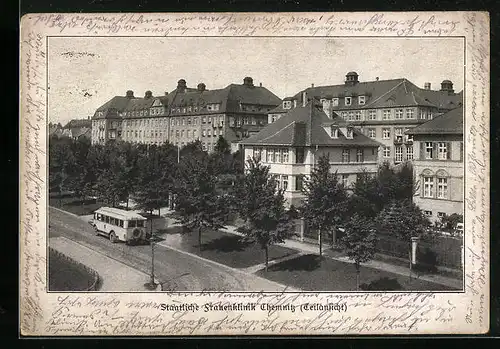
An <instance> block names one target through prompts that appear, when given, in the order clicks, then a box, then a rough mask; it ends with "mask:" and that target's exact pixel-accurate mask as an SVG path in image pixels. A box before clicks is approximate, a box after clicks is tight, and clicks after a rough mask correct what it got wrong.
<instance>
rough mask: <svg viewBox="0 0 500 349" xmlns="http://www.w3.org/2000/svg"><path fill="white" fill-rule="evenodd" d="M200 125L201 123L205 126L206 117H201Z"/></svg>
mask: <svg viewBox="0 0 500 349" xmlns="http://www.w3.org/2000/svg"><path fill="white" fill-rule="evenodd" d="M201 123H202V124H206V123H207V117H206V116H203V117H202V118H201Z"/></svg>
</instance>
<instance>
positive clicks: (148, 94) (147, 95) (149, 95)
mask: <svg viewBox="0 0 500 349" xmlns="http://www.w3.org/2000/svg"><path fill="white" fill-rule="evenodd" d="M151 97H153V92H151V91H146V93H145V94H144V98H146V99H149V98H151Z"/></svg>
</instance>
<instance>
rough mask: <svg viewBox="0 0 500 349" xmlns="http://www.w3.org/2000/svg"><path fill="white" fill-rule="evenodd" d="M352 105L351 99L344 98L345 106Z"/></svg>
mask: <svg viewBox="0 0 500 349" xmlns="http://www.w3.org/2000/svg"><path fill="white" fill-rule="evenodd" d="M351 104H352V97H346V98H345V105H351Z"/></svg>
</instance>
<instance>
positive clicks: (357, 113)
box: [355, 110, 361, 121]
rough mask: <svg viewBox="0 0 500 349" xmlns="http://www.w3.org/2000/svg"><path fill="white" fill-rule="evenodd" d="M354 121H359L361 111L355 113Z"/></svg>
mask: <svg viewBox="0 0 500 349" xmlns="http://www.w3.org/2000/svg"><path fill="white" fill-rule="evenodd" d="M355 119H356V120H357V121H359V120H361V110H358V111H356V116H355Z"/></svg>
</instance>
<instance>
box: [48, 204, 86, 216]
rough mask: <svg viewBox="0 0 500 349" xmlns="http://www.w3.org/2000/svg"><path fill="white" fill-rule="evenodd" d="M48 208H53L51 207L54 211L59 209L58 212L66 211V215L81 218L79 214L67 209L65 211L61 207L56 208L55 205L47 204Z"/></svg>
mask: <svg viewBox="0 0 500 349" xmlns="http://www.w3.org/2000/svg"><path fill="white" fill-rule="evenodd" d="M49 208H53V209H54V210H56V211H59V212H61V213H66V214H68V215H70V216H73V217H76V218H80V219H81V217H82V216H79V215H77V214H74V213H72V212H68V211H65V210H63V209H61V208H57V207H54V206H49Z"/></svg>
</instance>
